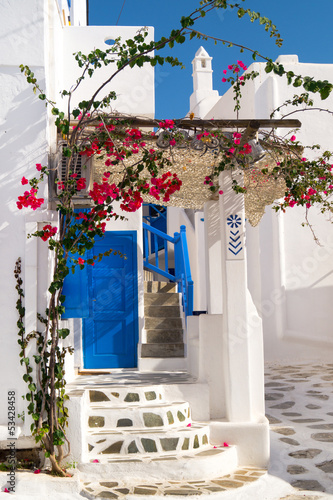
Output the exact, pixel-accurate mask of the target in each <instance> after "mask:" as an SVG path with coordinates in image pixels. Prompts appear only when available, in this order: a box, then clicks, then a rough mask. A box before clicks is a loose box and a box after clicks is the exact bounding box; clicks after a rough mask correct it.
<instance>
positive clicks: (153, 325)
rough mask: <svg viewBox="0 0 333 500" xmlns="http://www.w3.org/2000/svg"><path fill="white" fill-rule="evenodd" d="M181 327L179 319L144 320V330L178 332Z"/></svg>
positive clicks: (148, 318) (159, 318) (147, 318)
mask: <svg viewBox="0 0 333 500" xmlns="http://www.w3.org/2000/svg"><path fill="white" fill-rule="evenodd" d="M182 327H183V324H182V319H181V318H168V317H165V318H161V317H157V318H150V317H146V318H145V328H146V330H154V329H162V330H167V329H170V330H173V329H175V330H179V329H181V328H182Z"/></svg>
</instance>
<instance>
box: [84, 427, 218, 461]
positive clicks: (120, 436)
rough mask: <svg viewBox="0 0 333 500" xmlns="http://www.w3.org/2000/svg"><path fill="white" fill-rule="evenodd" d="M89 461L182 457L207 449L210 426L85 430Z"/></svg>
mask: <svg viewBox="0 0 333 500" xmlns="http://www.w3.org/2000/svg"><path fill="white" fill-rule="evenodd" d="M85 440H86V444H87V448H86V450H85V451H86V452H87V458H88V461H91V460H94V459H99V458H100V457H101V456H107V455H108V456H111V458H115V456H119V457H120V456H122V457H124V456H128V455H132V456H133V455H135V456H138V455H141V454H153V453H156V456H158V455H159V454H162V455H165V454H177V455H184V454H186V453H189V452H194V451H196V450H199V449H200V450H201V449H203V450H204V449H205V448H207V447H209V446H210V445H209V425H204V424H198V423H193V424H192V425H191V427H184V428H182V429H168V430H163V429H158V430H153V429H140V430H133V431H132V430H129V429H126V430H124V431H120V429H118V430H117V431H112V430H105V431H103V430H100V431H98V432H97V431H95V432H94V431H88V432H87V434H86V436H85Z"/></svg>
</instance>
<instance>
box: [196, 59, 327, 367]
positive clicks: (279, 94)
mask: <svg viewBox="0 0 333 500" xmlns="http://www.w3.org/2000/svg"><path fill="white" fill-rule="evenodd" d="M277 61H278V62H281V63H282V64H283V65H284V67H285V69H286V70H287V71H289V70H291V71H294V73H295V74H302V75H308V76H313V77H314V78H316V79H321V80H328V81H330V82H332V81H333V65H332V64H305V63H299V62H298V58H297V56H294V55H291V56H280V57H279V58H278V60H277ZM251 70H255V71H258V72H259V77H258V78H257V79H256V80H255V81H254V82H249V83H247V85H246V87H245V90H244V92H243V91H242V94H243V99H242V109H241V111H240V118H266V119H267V118H269V116H270V113H271V112H272V111H273V109H275V108H276V107H277V106H278V105H279V104H282V103H283V102H284V101H285V100H286V99H290V98H292V97H293V95H294V94H296V93H301V92H303V89H302V88H301V87H299V88H297V89H296V88H294V87H292V86H288V85H287V83H286V80H285V79H284V78H281V77H279V76H277V75H273V74H267V73H266V72H265V70H264V64H263V63H255V64H252V65H251V66H250V68H249V69H248V71H251ZM313 97H314V107H324V108H329V109H333V96H330V97H329V98H328V99H327V100H325V101H321V99H320V96H318V95H315V96H313ZM232 98H233V92H232V90H231V89H230V90H228V91H227V92H226V93H225V94H224V95H223V96H222V97H221V98H220V100H219V101H218V103H217V104H216V105H215V106H214V107H213V108H212V109H211V110H210V111H209V112H208V113H207V115H206V116H205V118H206V119H209V118H212V117H215V118H216V117H219V118H236V115H235V112H234V111H233V107H234V101H233V99H232ZM291 109H292V108H291V107H290V106H288V107H287V108H284V112H285V113H288V112H289V111H291ZM280 117H281V115H276V118H280ZM292 117H293V118H298V119H299V120H300V121H301V122H302V127H301V129H300V130H299V131H296V132H295V135H296V137H297V140H300V141H301V142H302V143H303V144H304V145H313V144H320V145H321V146H322V149H323V150H325V149H332V140H331V130H332V120H333V119H332V116H331V115H329V114H328V113H324V112H319V111H306V112H302V113H297V114H294V115H293V116H291V118H292ZM279 132H280V133H281V134H285V133H286V130H285V129H280V131H279ZM290 135H292V134H291V133H290ZM304 154H305V156H307V157H309V158H311V157H312V156H313V154H314V153H310V152H307V151H306V152H305V153H304ZM310 154H311V155H312V156H310ZM309 219H310V222H311V224H313V228H314V230H315V233H316V235H317V236H318V238H319V240H320V243H321V246H318V245H317V244H316V243H315V241H314V239H313V236H312V234H311V231H310V230H309V229H308V228H306V227H302V226H301V223H302V222H304V210H303V209H302V208H300V207H294V208H292V209H290V210H287V212H286V213H285V214H281V215H276V214H275V212H273V211H272V210H271V209H270V208H269V207H267V208H266V213H265V215H264V217H263V219H262V221H261V223H260V225H259V227H257V228H251V227H250V226H249V225H248V227H247V249H248V280H249V290H250V291H251V294H252V297H253V300H254V303H255V304H256V306H257V308H258V310H259V313H260V315H261V317H262V320H263V329H264V341H265V359H266V360H274V361H287V360H290V361H291V360H293V361H295V360H301V359H308V358H318V359H321V360H331V359H332V350H333V335H332V332H331V325H332V323H333V309H332V308H331V307H330V304H331V303H332V299H333V259H332V250H333V246H332V242H333V227H332V225H331V223H330V222H329V221H328V220H327V217H326V216H323V215H322V214H320V213H319V210H318V209H316V208H314V207H313V208H311V209H310V214H309Z"/></svg>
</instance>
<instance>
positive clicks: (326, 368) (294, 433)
mask: <svg viewBox="0 0 333 500" xmlns="http://www.w3.org/2000/svg"><path fill="white" fill-rule="evenodd" d="M265 382H266V383H265V393H266V416H267V418H268V419H269V422H270V427H271V431H272V432H271V465H270V467H269V474H270V475H273V476H277V477H279V478H281V479H283V480H285V481H287V482H288V483H290V484H291V485H292V486H294V487H295V488H300V489H301V490H305V492H310V491H311V492H312V496H310V497H309V498H312V499H317V498H323V497H324V498H331V495H332V494H333V364H319V363H306V364H303V363H302V364H296V365H289V366H286V365H284V366H279V365H273V364H271V365H269V366H267V367H266V373H265ZM318 492H325V493H326V495H325V494H324V495H323V496H319V495H317V493H318ZM302 494H303V491H302ZM299 495H300V493H299V494H298V496H292V497H290V499H289V497H288V500H292V499H294V498H295V500H296V498H304V497H302V496H301V497H299ZM332 498H333V496H332Z"/></svg>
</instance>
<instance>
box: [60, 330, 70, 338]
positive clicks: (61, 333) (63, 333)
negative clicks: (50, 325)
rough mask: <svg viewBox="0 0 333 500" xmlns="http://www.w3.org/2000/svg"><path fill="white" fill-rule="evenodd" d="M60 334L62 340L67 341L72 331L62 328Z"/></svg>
mask: <svg viewBox="0 0 333 500" xmlns="http://www.w3.org/2000/svg"><path fill="white" fill-rule="evenodd" d="M58 333H59V337H60V338H61V339H65V338H66V337H68V335H69V334H70V330H69V329H68V328H61V329H60V330H58Z"/></svg>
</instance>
